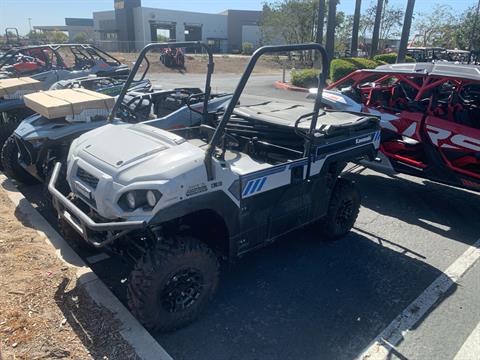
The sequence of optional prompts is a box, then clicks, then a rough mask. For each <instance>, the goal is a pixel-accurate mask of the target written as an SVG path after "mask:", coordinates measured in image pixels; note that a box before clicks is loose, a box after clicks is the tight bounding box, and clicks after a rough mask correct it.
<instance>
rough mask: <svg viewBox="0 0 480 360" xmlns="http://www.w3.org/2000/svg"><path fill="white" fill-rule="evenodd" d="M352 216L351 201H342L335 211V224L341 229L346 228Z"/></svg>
mask: <svg viewBox="0 0 480 360" xmlns="http://www.w3.org/2000/svg"><path fill="white" fill-rule="evenodd" d="M352 214H353V201H352V200H344V201H343V202H342V204H341V205H340V207H339V208H338V210H337V218H336V222H337V224H338V225H339V226H340V227H342V228H345V227H348V226H349V225H350V220H351V218H352Z"/></svg>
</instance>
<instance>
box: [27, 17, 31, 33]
mask: <svg viewBox="0 0 480 360" xmlns="http://www.w3.org/2000/svg"><path fill="white" fill-rule="evenodd" d="M28 26H29V27H30V32H32V18H31V17H29V18H28Z"/></svg>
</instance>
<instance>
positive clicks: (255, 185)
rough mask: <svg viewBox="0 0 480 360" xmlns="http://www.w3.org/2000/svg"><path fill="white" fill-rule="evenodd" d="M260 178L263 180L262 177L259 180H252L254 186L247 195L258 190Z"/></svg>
mask: <svg viewBox="0 0 480 360" xmlns="http://www.w3.org/2000/svg"><path fill="white" fill-rule="evenodd" d="M260 180H261V179H257V180H255V181H253V180H252V183H253V186H252V188H251V189H250V192H249V193H247V195H248V194H253V193H254V192H255V191H257V185H258V183H259V182H260Z"/></svg>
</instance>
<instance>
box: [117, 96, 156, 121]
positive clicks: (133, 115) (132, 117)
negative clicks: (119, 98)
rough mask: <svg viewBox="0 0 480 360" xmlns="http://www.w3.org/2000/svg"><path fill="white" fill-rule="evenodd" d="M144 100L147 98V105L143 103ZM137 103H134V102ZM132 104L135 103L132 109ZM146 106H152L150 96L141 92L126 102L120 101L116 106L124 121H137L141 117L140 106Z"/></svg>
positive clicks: (149, 107) (140, 119) (141, 118)
mask: <svg viewBox="0 0 480 360" xmlns="http://www.w3.org/2000/svg"><path fill="white" fill-rule="evenodd" d="M144 100H147V105H145V104H144ZM136 101H137V103H136V104H135V102H136ZM132 104H135V105H134V107H133V109H132V107H131V106H132ZM145 106H147V107H148V109H149V110H150V109H151V107H152V99H151V97H150V96H145V95H143V94H141V95H137V96H134V97H133V98H132V99H131V100H129V101H128V102H126V103H125V102H122V103H121V104H120V106H119V108H118V112H119V113H120V118H121V119H122V120H124V121H126V122H133V123H135V122H139V121H142V120H145V119H143V117H141V111H140V110H141V108H142V107H145Z"/></svg>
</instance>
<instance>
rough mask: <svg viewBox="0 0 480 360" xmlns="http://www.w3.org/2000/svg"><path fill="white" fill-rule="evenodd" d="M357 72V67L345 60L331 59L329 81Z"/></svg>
mask: <svg viewBox="0 0 480 360" xmlns="http://www.w3.org/2000/svg"><path fill="white" fill-rule="evenodd" d="M355 70H357V67H356V66H355V65H354V64H352V63H350V62H348V61H347V60H345V59H333V60H332V62H331V63H330V79H332V81H337V80H340V79H341V78H343V77H345V76H347V75H348V74H350V73H352V72H354V71H355Z"/></svg>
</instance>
